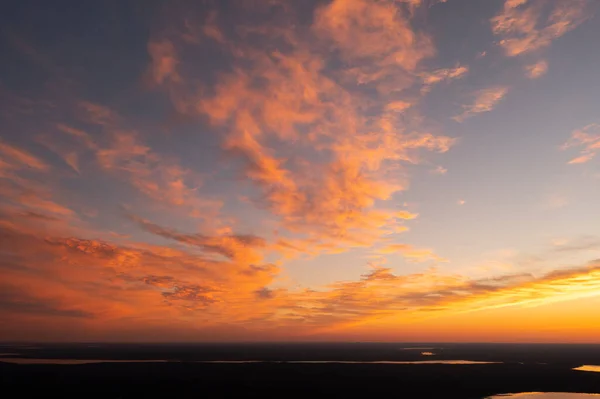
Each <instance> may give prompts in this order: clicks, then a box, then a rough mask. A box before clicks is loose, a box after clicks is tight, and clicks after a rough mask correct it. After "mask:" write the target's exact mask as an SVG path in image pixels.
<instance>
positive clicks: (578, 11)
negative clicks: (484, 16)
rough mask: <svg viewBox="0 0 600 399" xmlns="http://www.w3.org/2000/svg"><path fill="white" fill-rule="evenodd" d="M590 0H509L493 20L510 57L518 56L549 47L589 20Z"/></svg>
mask: <svg viewBox="0 0 600 399" xmlns="http://www.w3.org/2000/svg"><path fill="white" fill-rule="evenodd" d="M587 4H588V1H587V0H574V1H557V2H545V1H543V0H542V1H539V0H505V2H504V8H503V10H502V12H501V13H500V14H499V15H497V16H495V17H494V18H492V19H491V24H492V31H493V32H494V34H495V35H498V36H500V37H501V40H500V46H502V48H503V49H504V51H505V53H506V55H508V56H511V57H512V56H517V55H520V54H524V53H528V52H532V51H535V50H539V49H542V48H544V47H547V46H549V45H550V44H551V43H552V41H553V40H555V39H557V38H559V37H561V36H563V35H564V34H565V33H567V32H569V31H571V30H573V29H575V28H576V27H577V26H579V25H580V24H581V23H582V22H583V21H585V20H586V18H587V17H588V14H587V13H586V6H587Z"/></svg>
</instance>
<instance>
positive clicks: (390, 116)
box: [0, 0, 600, 343]
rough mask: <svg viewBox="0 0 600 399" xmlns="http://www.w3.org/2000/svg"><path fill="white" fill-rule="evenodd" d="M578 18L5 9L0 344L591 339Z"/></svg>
mask: <svg viewBox="0 0 600 399" xmlns="http://www.w3.org/2000/svg"><path fill="white" fill-rule="evenodd" d="M598 14H600V2H598V1H596V0H568V1H567V0H485V1H484V0H333V1H325V0H323V1H321V0H318V1H313V0H302V1H292V0H289V1H286V0H237V1H235V0H232V1H217V0H214V1H209V0H205V1H200V0H198V1H158V0H156V1H151V0H149V1H146V0H130V1H117V0H114V1H96V2H80V1H64V0H56V1H33V0H26V1H8V2H7V3H6V4H3V5H2V8H1V12H0V26H1V27H2V29H1V30H0V34H1V36H0V59H1V62H0V319H1V320H2V323H1V326H0V340H33V341H136V342H140V341H257V340H260V341H264V340H275V341H348V340H351V341H422V342H423V341H437V342H440V341H491V342H501V341H504V342H506V341H508V342H599V343H600V100H599V94H600V67H599V66H600V23H599V22H598Z"/></svg>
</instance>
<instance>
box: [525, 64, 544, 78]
mask: <svg viewBox="0 0 600 399" xmlns="http://www.w3.org/2000/svg"><path fill="white" fill-rule="evenodd" d="M546 72H548V62H546V60H541V61H538V62H536V63H535V64H530V65H526V66H525V74H526V75H527V77H529V78H531V79H537V78H539V77H541V76H543V75H545V74H546Z"/></svg>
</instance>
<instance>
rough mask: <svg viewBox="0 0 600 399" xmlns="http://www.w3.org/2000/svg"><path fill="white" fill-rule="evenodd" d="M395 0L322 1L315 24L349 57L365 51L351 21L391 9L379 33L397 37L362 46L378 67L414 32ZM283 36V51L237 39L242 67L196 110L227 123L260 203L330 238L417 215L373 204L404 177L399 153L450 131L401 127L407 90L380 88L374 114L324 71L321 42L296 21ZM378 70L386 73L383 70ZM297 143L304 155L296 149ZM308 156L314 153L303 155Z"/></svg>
mask: <svg viewBox="0 0 600 399" xmlns="http://www.w3.org/2000/svg"><path fill="white" fill-rule="evenodd" d="M392 6H393V5H392V3H391V2H390V3H387V2H382V3H367V2H352V3H350V5H349V8H348V9H346V8H344V6H343V4H341V3H339V4H336V3H332V4H330V5H329V6H327V7H324V8H320V9H318V10H317V11H316V20H315V24H314V26H313V27H312V28H313V32H314V33H316V34H317V35H319V36H318V37H319V38H322V39H321V40H325V41H326V42H327V41H331V40H333V42H334V43H335V46H339V47H340V49H343V50H342V51H343V52H344V54H346V52H347V54H346V55H345V56H346V57H348V59H349V65H351V66H353V65H357V64H358V63H361V62H362V59H363V58H362V57H361V56H358V53H354V52H353V51H354V50H353V49H354V47H353V46H350V44H349V43H347V42H346V41H347V40H351V38H350V37H349V36H352V35H353V34H354V33H352V29H350V27H356V26H358V29H364V30H369V29H371V28H373V27H374V26H375V25H377V23H378V21H379V19H381V18H383V19H385V21H383V22H384V23H385V24H387V25H385V26H378V27H377V29H375V31H377V30H379V31H377V33H374V34H377V35H383V36H384V39H382V40H387V41H388V42H389V41H391V40H401V41H400V42H399V43H397V44H395V45H394V48H392V49H391V50H390V48H388V47H384V46H381V47H379V48H376V49H374V48H373V47H372V46H369V49H368V53H366V54H365V57H367V58H374V59H376V60H377V61H376V63H375V64H377V63H378V62H379V61H381V60H383V61H381V62H383V64H385V65H383V64H382V65H381V66H379V67H378V68H380V69H385V68H387V66H388V65H389V63H387V62H388V61H385V59H387V58H389V56H390V54H389V52H390V51H394V52H396V53H397V54H396V55H397V56H398V57H400V55H399V52H403V51H407V52H409V53H410V52H411V51H413V50H414V49H413V47H412V46H416V45H417V42H418V39H417V37H418V35H416V34H412V39H406V38H404V39H401V38H400V37H398V36H397V35H404V34H408V31H406V30H407V29H410V25H409V24H408V23H407V22H406V21H405V17H404V16H403V14H402V13H401V11H400V10H399V11H398V12H397V13H396V14H394V15H392V16H390V15H387V14H385V11H390V10H391V8H390V7H392ZM365 10H368V11H366V12H367V13H368V15H367V16H366V17H364V16H363V14H364V12H363V11H365ZM363 18H367V19H366V20H364V19H363ZM388 25H389V26H388ZM397 25H398V26H399V27H400V28H399V29H400V30H396V28H398V26H397ZM392 28H393V29H392ZM261 32H262V30H260V31H254V33H256V34H258V33H261ZM283 37H284V38H285V40H288V43H287V44H288V45H289V46H291V47H292V49H291V50H290V51H287V52H285V53H283V52H278V51H275V52H272V53H266V52H264V51H263V50H262V49H260V48H254V47H253V46H252V45H251V44H247V45H246V47H243V48H241V46H240V48H238V49H237V51H236V52H235V55H236V56H237V57H239V58H240V59H241V60H243V61H244V63H243V65H245V67H244V68H236V69H235V70H234V71H233V72H232V73H228V74H222V75H221V78H220V80H219V81H218V83H217V84H216V86H215V88H214V95H208V96H202V97H201V99H200V100H199V101H196V102H195V109H196V111H197V112H200V113H201V114H204V115H207V116H208V118H209V120H210V121H211V123H212V124H213V125H215V126H218V127H226V128H227V129H228V130H229V132H230V133H229V135H227V137H226V138H225V139H224V142H223V148H224V149H225V150H226V151H227V152H228V153H229V154H232V155H235V156H238V157H239V158H240V159H242V160H243V162H244V171H243V172H244V175H245V177H246V178H248V179H249V180H250V181H252V182H253V183H254V184H255V185H256V186H257V187H258V188H260V190H261V192H262V197H261V198H260V199H258V200H257V201H256V203H257V205H258V206H261V207H265V208H267V209H269V210H270V211H271V212H273V214H275V215H276V216H278V217H279V218H280V219H281V222H282V226H283V227H284V228H286V229H288V230H289V231H291V232H295V233H302V234H305V235H307V236H308V237H306V238H307V239H317V240H319V241H320V242H322V243H323V244H324V245H326V246H327V245H330V244H331V243H337V244H342V243H343V244H344V245H346V246H347V245H350V246H366V245H370V244H372V243H373V242H375V241H376V240H378V239H379V237H380V236H381V235H382V234H387V233H388V232H391V231H399V230H401V229H402V227H401V221H402V220H403V219H406V218H412V217H414V216H415V215H411V214H409V213H408V212H404V211H389V210H384V209H381V208H379V209H375V207H376V204H377V203H378V202H380V201H386V200H389V199H390V198H391V196H392V195H393V194H394V193H396V192H398V191H399V190H402V189H403V188H404V187H405V185H406V179H405V178H404V177H403V176H402V175H401V174H399V173H397V172H395V173H394V174H395V177H394V178H393V179H392V173H393V170H397V169H396V168H399V164H400V163H401V162H406V163H418V162H419V161H420V159H419V151H420V150H429V151H436V152H445V151H447V150H448V149H449V148H450V147H451V145H452V144H453V143H454V140H453V139H452V138H449V137H446V136H441V135H435V134H432V133H430V132H419V131H414V130H412V131H405V128H404V127H403V123H402V122H401V114H402V113H403V112H406V110H407V109H409V108H410V106H411V105H412V103H411V102H410V101H407V100H403V99H398V98H393V99H392V98H390V99H389V100H388V99H387V98H383V99H382V101H381V103H372V104H369V106H370V107H371V110H372V111H375V110H377V111H378V114H377V115H376V116H372V117H366V116H365V115H364V112H363V108H364V107H366V106H367V103H368V101H366V100H365V101H364V102H363V101H362V100H363V99H361V98H360V97H355V96H353V95H352V93H351V91H350V89H349V88H347V87H346V86H345V84H344V83H343V82H337V81H336V80H335V79H333V78H331V77H330V76H328V74H327V73H326V71H325V70H324V65H325V60H326V57H327V56H328V55H327V53H323V49H322V48H321V47H320V46H318V45H317V46H315V45H313V44H312V43H310V42H304V41H302V40H301V39H300V37H297V36H296V35H295V34H294V32H293V31H291V32H290V31H288V32H287V35H285V36H283ZM365 51H367V50H365ZM414 51H416V50H414ZM398 60H399V61H398V62H399V64H398V65H396V67H399V68H406V69H413V68H414V65H416V64H414V63H415V62H417V61H418V60H417V61H416V60H415V59H414V57H413V58H411V59H410V65H409V64H407V65H404V64H402V62H403V61H402V60H401V59H400V58H398ZM407 62H408V61H407ZM386 63H387V64H386ZM375 64H372V65H375ZM381 79H382V80H385V79H386V77H385V73H384V74H383V75H382V76H381ZM257 82H260V84H257ZM267 143H269V144H267ZM275 143H276V144H275ZM296 149H298V150H300V151H303V152H305V153H306V155H307V156H306V157H303V159H299V157H297V156H295V155H294V151H295V150H296ZM312 157H314V158H315V159H317V160H318V161H316V162H310V161H307V159H311V158H312Z"/></svg>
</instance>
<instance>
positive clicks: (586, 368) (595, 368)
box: [573, 365, 600, 373]
mask: <svg viewBox="0 0 600 399" xmlns="http://www.w3.org/2000/svg"><path fill="white" fill-rule="evenodd" d="M573 370H578V371H591V372H593V373H600V366H589V365H586V366H581V367H577V368H575V369H573Z"/></svg>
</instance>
